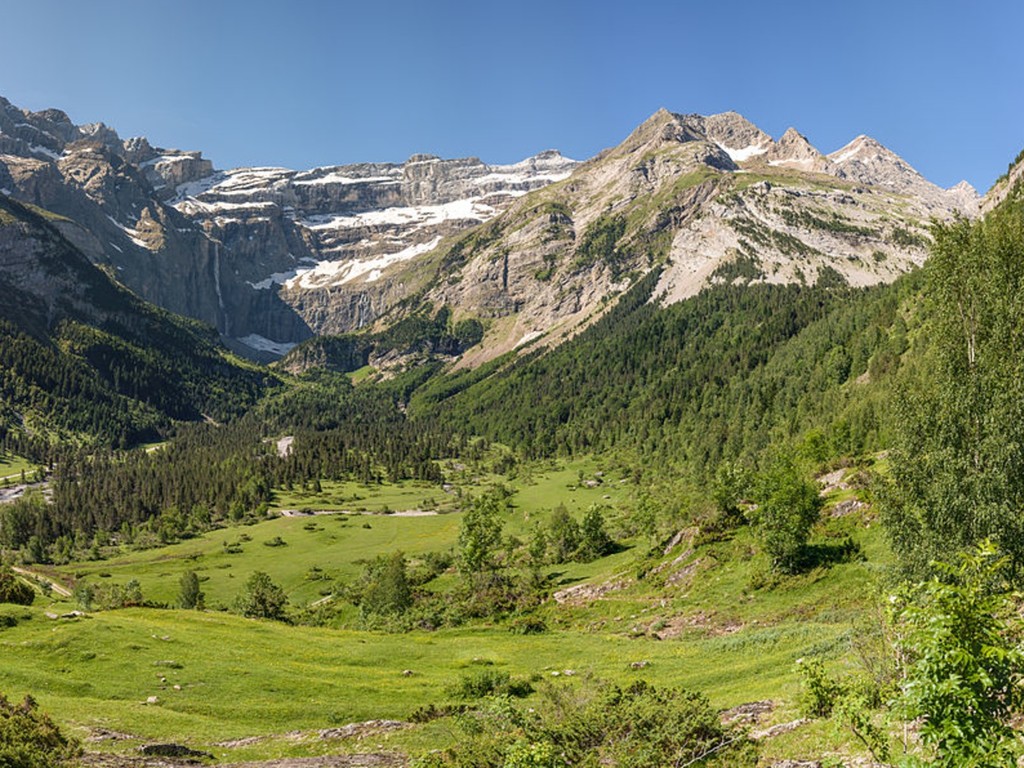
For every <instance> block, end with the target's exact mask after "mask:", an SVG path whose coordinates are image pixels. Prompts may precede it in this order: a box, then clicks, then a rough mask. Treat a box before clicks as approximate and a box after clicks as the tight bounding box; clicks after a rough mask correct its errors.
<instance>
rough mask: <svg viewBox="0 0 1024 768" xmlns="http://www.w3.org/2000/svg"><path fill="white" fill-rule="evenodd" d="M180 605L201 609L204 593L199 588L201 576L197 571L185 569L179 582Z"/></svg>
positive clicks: (186, 607)
mask: <svg viewBox="0 0 1024 768" xmlns="http://www.w3.org/2000/svg"><path fill="white" fill-rule="evenodd" d="M178 586H179V589H178V605H179V606H180V607H182V608H185V609H189V610H191V609H196V610H201V609H202V608H203V598H204V595H203V593H202V590H200V589H199V577H198V576H197V575H196V573H195V571H185V572H184V573H183V574H181V579H180V580H179V582H178Z"/></svg>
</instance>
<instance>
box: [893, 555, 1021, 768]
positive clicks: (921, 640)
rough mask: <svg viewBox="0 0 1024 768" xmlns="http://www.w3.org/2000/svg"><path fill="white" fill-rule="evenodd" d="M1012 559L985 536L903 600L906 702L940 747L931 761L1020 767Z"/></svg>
mask: <svg viewBox="0 0 1024 768" xmlns="http://www.w3.org/2000/svg"><path fill="white" fill-rule="evenodd" d="M1006 565H1007V559H1006V558H1000V557H998V556H997V553H996V548H995V546H994V545H993V544H992V543H991V542H987V541H986V542H983V543H982V544H981V545H980V546H979V547H978V548H977V549H976V550H974V551H972V552H969V553H966V554H963V555H961V559H960V563H959V565H957V566H950V565H945V564H941V563H940V564H938V565H937V567H938V570H939V573H940V576H941V578H933V579H932V580H931V581H928V582H925V583H923V584H919V585H918V586H916V587H914V588H911V589H910V590H909V598H908V599H907V600H906V601H905V602H898V603H897V606H896V610H895V617H896V621H897V625H898V627H899V628H900V630H901V632H902V638H901V639H900V641H899V650H900V651H901V652H902V654H903V655H904V656H905V658H906V659H907V662H908V663H907V670H906V680H905V681H904V683H903V686H902V688H903V693H902V704H903V708H904V710H905V713H906V716H907V717H908V718H909V719H915V718H920V720H921V731H920V733H921V740H922V741H923V742H924V744H925V745H927V746H928V747H930V748H931V749H933V750H934V753H935V755H934V760H932V761H931V762H930V763H928V764H931V765H937V766H942V767H943V768H960V767H961V766H973V767H974V768H997V766H998V767H1001V766H1007V768H1009V767H1010V766H1015V765H1017V762H1016V756H1015V750H1014V746H1015V743H1016V742H1017V741H1018V735H1017V733H1016V732H1015V731H1014V729H1013V728H1012V727H1011V726H1010V724H1009V719H1010V716H1011V715H1012V714H1013V713H1014V712H1016V711H1019V709H1018V708H1019V706H1020V705H1021V704H1022V703H1024V693H1022V688H1021V682H1022V680H1024V653H1022V651H1021V649H1020V647H1019V646H1018V645H1017V643H1016V638H1017V637H1019V634H1020V630H1021V626H1020V619H1019V618H1018V617H1017V615H1016V614H1015V612H1014V605H1013V599H1012V596H1011V594H1010V593H1009V592H1008V591H1007V583H1006V580H1005V575H1006Z"/></svg>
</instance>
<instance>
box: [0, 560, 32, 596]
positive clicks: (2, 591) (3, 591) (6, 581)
mask: <svg viewBox="0 0 1024 768" xmlns="http://www.w3.org/2000/svg"><path fill="white" fill-rule="evenodd" d="M35 597H36V593H35V590H34V589H32V587H30V586H29V585H28V584H26V583H25V582H23V581H22V580H21V579H19V578H18V575H17V574H16V573H15V572H14V571H13V570H11V569H10V568H5V567H0V603H14V604H15V605H32V601H33V600H35Z"/></svg>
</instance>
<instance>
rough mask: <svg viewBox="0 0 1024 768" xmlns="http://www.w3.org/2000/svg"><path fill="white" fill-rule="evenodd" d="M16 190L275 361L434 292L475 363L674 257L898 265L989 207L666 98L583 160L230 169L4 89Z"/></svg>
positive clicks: (781, 275) (98, 257)
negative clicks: (16, 102)
mask: <svg viewBox="0 0 1024 768" xmlns="http://www.w3.org/2000/svg"><path fill="white" fill-rule="evenodd" d="M12 153H13V154H12ZM0 189H3V190H6V191H8V192H11V193H12V194H14V195H15V196H16V197H18V198H19V199H23V200H25V201H26V202H32V203H35V204H37V205H41V206H43V207H45V208H48V209H51V210H54V211H56V212H58V213H60V214H62V215H63V216H65V217H67V218H68V219H69V220H70V221H69V222H67V223H65V224H62V227H63V229H64V231H65V235H66V236H67V237H69V238H70V239H72V240H73V241H74V242H75V243H76V244H77V245H78V246H79V247H80V248H81V249H82V250H83V251H84V252H85V253H87V254H88V255H89V257H90V259H92V260H93V261H94V262H95V263H99V264H107V265H109V266H110V267H111V268H112V269H114V270H116V272H117V273H118V277H119V279H120V280H122V281H123V282H124V283H125V284H126V285H128V286H130V287H131V288H132V289H133V290H135V291H137V292H139V293H140V294H141V295H142V296H144V297H146V298H148V299H150V300H153V301H155V302H156V303H158V304H160V305H162V306H165V307H168V308H169V309H171V310H173V311H176V312H180V313H183V314H186V315H189V316H192V317H197V318H199V319H202V320H204V321H206V322H209V323H211V324H213V325H215V326H216V327H217V328H218V330H219V331H220V332H221V334H222V336H224V337H225V339H226V341H227V342H228V343H229V344H231V345H232V346H233V348H235V349H237V350H239V351H243V352H244V353H246V354H247V355H249V356H253V357H256V358H257V359H263V360H269V359H272V358H274V357H276V356H279V355H280V354H282V353H285V352H287V351H288V350H289V349H290V348H291V347H292V346H293V345H294V344H295V343H297V342H301V341H302V340H304V339H306V338H309V337H311V336H314V335H325V334H326V335H330V334H337V333H348V332H353V331H357V330H360V329H364V328H373V329H376V330H380V329H381V328H382V327H383V326H385V325H387V324H388V323H391V322H394V321H395V320H396V319H400V318H401V316H402V313H403V312H406V311H407V310H408V309H409V308H415V307H416V306H419V305H420V304H421V303H422V302H426V303H427V304H430V305H431V306H444V305H451V307H452V308H453V310H454V312H455V316H456V318H457V319H465V318H467V317H476V318H479V319H480V320H482V321H484V322H485V323H486V324H487V325H488V333H487V335H486V336H485V344H484V347H485V348H486V352H485V353H484V354H482V355H481V354H480V351H479V350H478V351H477V352H470V353H469V355H468V356H467V358H466V359H467V361H468V362H472V361H473V360H480V359H488V358H490V357H493V356H494V355H496V354H501V353H503V352H506V351H509V350H511V349H514V348H516V347H518V346H520V345H529V344H530V343H531V342H532V341H533V340H535V339H537V338H538V337H540V336H547V338H548V341H547V342H546V343H553V340H555V339H557V338H561V336H559V335H558V334H564V333H572V332H573V330H572V329H573V328H575V327H577V326H578V325H579V324H580V323H586V322H588V318H591V317H593V316H595V314H599V313H600V311H601V310H602V307H603V306H604V305H605V304H606V303H607V302H608V301H609V300H610V299H613V298H614V297H615V296H616V295H618V294H619V293H621V292H622V291H623V290H624V289H625V288H626V287H627V286H628V285H629V284H630V282H631V281H633V280H635V279H636V277H637V276H638V275H640V274H644V273H645V272H646V271H647V270H649V269H650V268H651V267H652V266H653V265H654V264H655V263H662V262H664V263H666V264H667V265H668V268H667V269H666V270H665V271H664V274H663V277H662V283H661V285H660V286H659V289H658V291H656V295H657V296H658V297H659V298H658V300H659V301H663V302H665V301H677V300H681V299H683V298H686V297H687V296H691V295H693V294H694V292H696V291H698V290H700V287H701V286H702V285H706V284H708V282H709V281H713V280H725V279H729V280H732V279H736V278H735V276H733V277H728V274H729V273H730V271H731V272H737V270H738V272H740V273H744V272H745V273H747V274H748V277H747V278H743V279H747V280H748V281H749V280H754V281H765V282H802V281H806V280H812V281H813V280H816V279H818V277H819V275H820V274H824V273H828V272H829V270H833V271H835V272H836V273H837V274H838V275H839V276H840V277H841V279H842V280H844V281H847V282H850V283H851V284H854V285H863V284H870V283H872V282H877V281H883V280H891V279H893V278H894V277H895V276H896V275H897V274H900V273H902V272H903V271H906V270H907V269H909V268H911V267H912V266H914V265H916V264H919V263H921V261H923V259H924V244H925V243H926V241H927V237H928V235H927V222H928V221H929V220H930V219H931V218H933V217H935V218H939V219H944V218H949V217H951V216H953V215H957V214H961V215H968V216H972V215H974V214H975V213H976V211H977V208H978V203H977V195H976V193H975V192H974V191H973V190H972V189H970V188H969V186H963V185H958V186H957V187H954V188H952V189H951V190H942V189H940V188H939V187H937V186H936V185H934V184H931V182H928V181H927V180H925V179H924V177H923V176H921V175H920V174H919V173H918V172H917V171H916V170H914V169H913V168H912V167H911V166H910V165H909V164H908V163H906V162H905V161H903V160H902V158H900V157H899V156H898V155H896V154H895V153H893V152H891V151H890V150H888V149H887V148H885V147H884V146H883V145H881V144H880V143H879V142H877V141H875V140H873V139H870V138H869V137H866V136H858V137H857V138H855V139H854V140H853V141H852V142H850V143H849V144H847V145H846V146H844V147H842V148H840V149H839V150H836V151H834V152H832V153H830V154H828V155H825V154H822V153H821V152H819V151H818V150H817V149H816V148H815V147H814V146H813V145H812V144H811V143H810V142H809V141H808V140H807V138H806V137H804V136H803V135H801V134H800V133H799V132H798V131H797V130H796V129H794V128H790V129H788V130H787V131H786V132H785V133H784V134H783V135H782V136H781V137H780V138H779V139H778V140H775V139H773V138H772V137H771V136H769V135H768V134H767V133H765V132H764V131H762V130H761V129H760V128H758V127H757V126H756V125H754V124H753V123H752V122H750V121H749V120H747V119H746V118H744V117H743V116H742V115H740V114H739V113H736V112H724V113H720V114H717V115H709V116H701V115H695V114H689V115H685V114H679V113H674V112H670V111H668V110H667V109H664V108H662V109H659V110H658V111H657V112H655V113H654V114H653V115H651V116H650V117H649V118H648V119H647V120H645V121H644V122H643V123H641V125H639V126H638V127H637V128H636V129H634V131H632V132H631V134H630V135H629V136H628V137H626V138H625V139H624V140H623V142H621V143H620V144H619V145H617V146H614V147H610V148H609V149H607V150H604V151H602V152H601V153H599V154H598V155H597V156H595V157H593V158H591V159H589V160H586V161H584V162H581V163H579V162H576V161H574V160H569V159H567V158H564V157H562V156H561V155H560V154H559V153H557V152H556V151H553V150H548V151H545V152H541V153H539V154H538V155H535V156H533V157H531V158H527V159H526V160H524V161H521V162H519V163H515V164H511V165H505V166H489V165H487V164H485V163H483V162H481V161H480V160H478V159H476V158H462V159H455V160H443V159H441V158H438V157H436V156H434V155H413V156H412V157H410V158H409V160H407V161H406V162H405V163H359V164H352V165H344V166H330V165H328V166H321V167H318V168H314V169H309V170H306V171H293V170H289V169H280V168H240V169H229V170H227V171H218V170H216V169H215V168H214V167H213V165H212V163H210V161H209V160H206V159H204V158H203V157H202V154H201V152H195V151H181V150H168V149H160V148H154V147H152V146H151V145H150V144H149V142H148V141H147V140H146V139H144V138H135V139H128V140H124V141H122V140H121V139H120V138H119V137H118V136H117V133H116V132H115V131H113V130H112V129H110V128H108V127H107V126H105V125H103V124H93V125H90V126H75V125H74V124H73V123H72V122H71V120H70V118H68V116H67V115H66V114H65V113H63V112H60V111H59V110H50V111H44V112H40V113H29V112H27V111H24V110H18V109H17V108H16V107H13V106H12V105H10V103H9V102H6V101H0ZM730 265H732V266H730ZM396 313H397V314H396Z"/></svg>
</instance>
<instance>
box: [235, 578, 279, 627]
mask: <svg viewBox="0 0 1024 768" xmlns="http://www.w3.org/2000/svg"><path fill="white" fill-rule="evenodd" d="M287 604H288V598H287V596H286V595H285V593H284V590H282V589H281V587H279V586H278V585H277V584H275V583H274V582H273V581H271V579H270V576H269V575H268V574H266V573H264V572H263V571H255V572H254V573H253V574H252V576H250V577H249V580H248V581H246V582H245V586H244V587H243V588H242V592H241V594H240V595H239V596H238V599H237V600H236V608H237V610H238V612H239V613H240V614H242V615H243V616H245V617H247V618H250V619H275V620H277V621H284V620H285V619H286V618H287V615H286V613H285V606H286V605H287Z"/></svg>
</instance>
